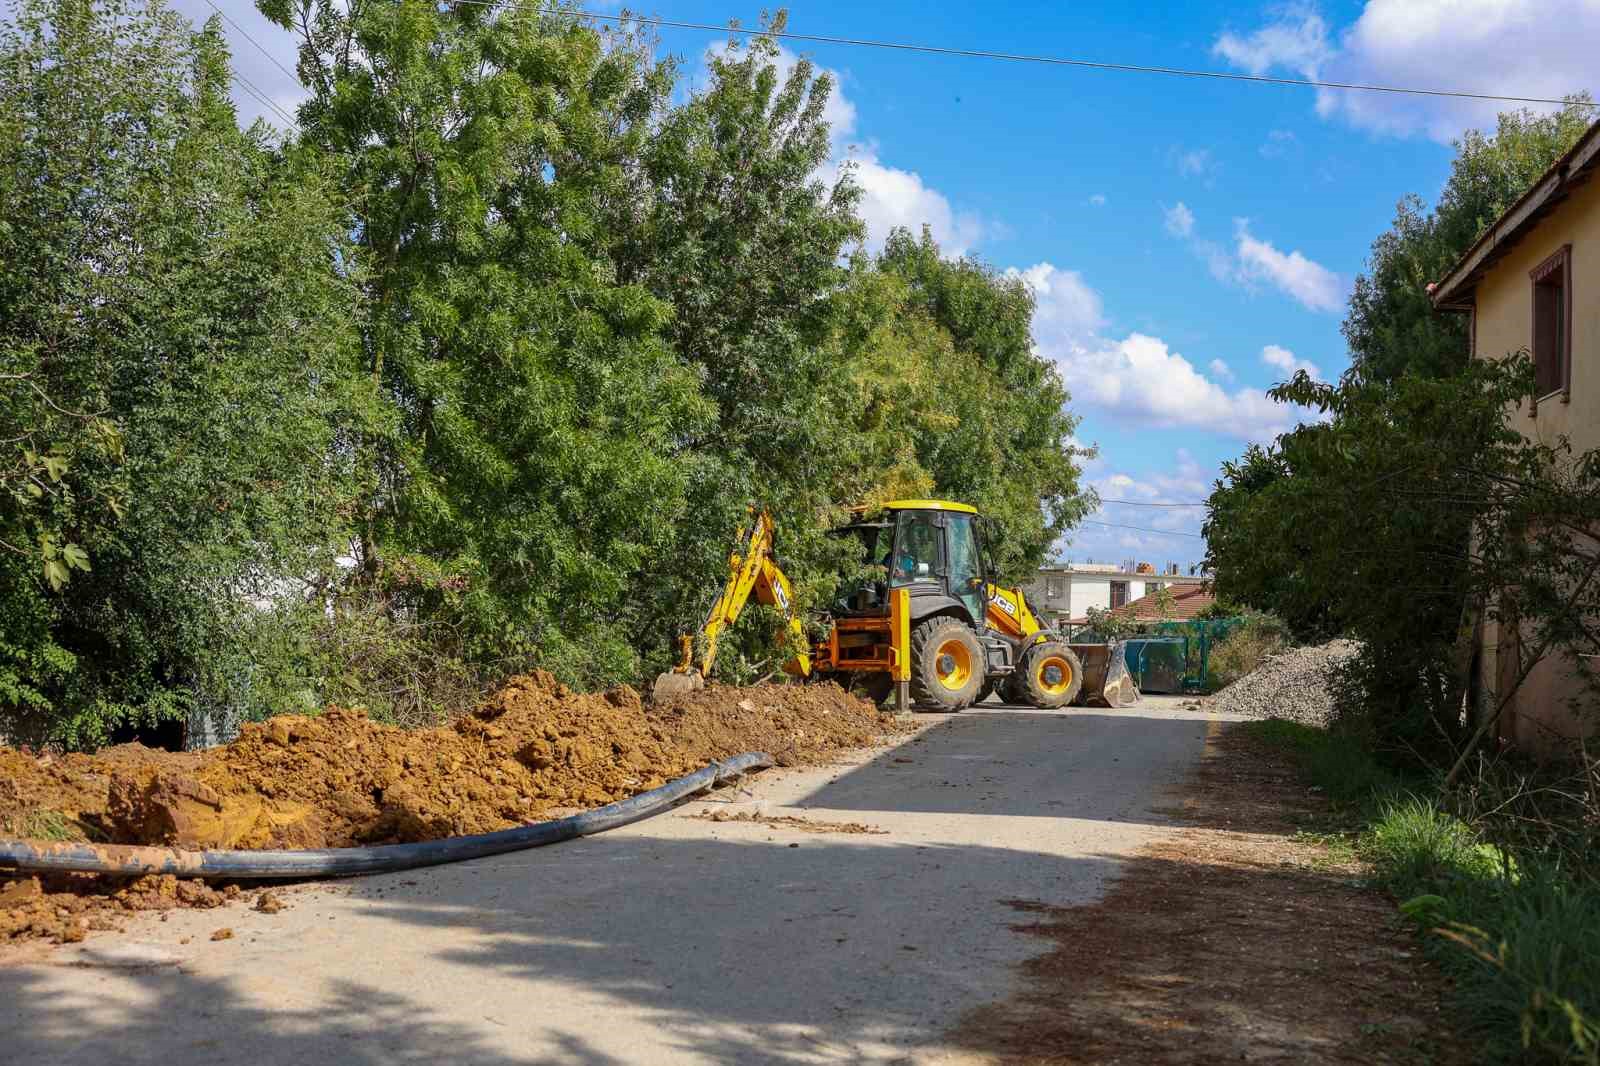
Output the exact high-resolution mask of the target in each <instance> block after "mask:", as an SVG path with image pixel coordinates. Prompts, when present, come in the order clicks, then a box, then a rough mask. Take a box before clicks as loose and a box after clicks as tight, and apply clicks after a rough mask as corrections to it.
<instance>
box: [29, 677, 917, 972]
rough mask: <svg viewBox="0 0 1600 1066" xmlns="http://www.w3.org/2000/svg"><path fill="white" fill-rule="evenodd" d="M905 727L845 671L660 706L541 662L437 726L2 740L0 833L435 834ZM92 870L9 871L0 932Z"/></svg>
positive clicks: (361, 719)
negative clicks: (227, 740)
mask: <svg viewBox="0 0 1600 1066" xmlns="http://www.w3.org/2000/svg"><path fill="white" fill-rule="evenodd" d="M894 728H895V726H894V724H893V719H892V718H890V717H888V716H883V715H880V714H879V713H878V712H877V710H876V709H875V708H873V707H872V705H870V704H868V703H866V702H865V701H862V700H860V699H857V698H856V697H854V696H851V695H849V694H848V693H846V692H844V691H843V690H842V689H840V688H839V687H838V686H837V685H833V684H818V685H806V686H796V685H757V686H754V687H751V688H728V687H723V686H715V685H713V686H710V687H707V688H705V689H701V690H699V691H696V692H690V693H685V694H683V695H681V696H679V697H677V698H676V699H673V700H671V701H669V702H666V703H663V704H661V705H657V706H648V707H647V706H646V705H645V704H644V702H643V701H642V700H641V699H640V697H639V694H638V693H637V692H635V691H634V690H633V689H631V688H627V687H622V688H617V689H612V690H610V691H608V692H604V693H596V694H579V693H575V692H573V691H571V690H570V689H568V688H566V687H565V686H564V685H562V684H560V683H559V682H557V681H556V680H555V679H554V678H552V677H551V676H549V675H548V674H544V673H535V674H532V675H529V676H526V677H520V678H516V679H514V680H513V681H511V682H510V683H508V684H507V685H506V686H505V687H504V688H502V689H501V690H499V691H498V692H496V693H494V694H493V695H492V696H491V697H489V698H488V699H486V700H485V701H484V702H483V704H482V705H481V706H480V707H479V708H478V709H477V710H476V711H475V712H474V713H472V714H470V715H467V716H465V717H463V718H461V719H459V720H457V721H456V722H454V723H453V724H451V725H449V726H445V727H441V728H436V729H423V730H406V729H401V728H398V727H395V726H388V725H383V724H381V723H378V722H374V721H372V720H371V719H369V718H368V717H367V716H366V715H365V713H363V712H362V711H360V710H350V709H341V708H333V709H330V710H328V711H327V712H325V713H324V714H321V715H319V716H316V717H299V716H285V717H280V718H273V719H270V720H268V721H266V722H262V723H258V724H250V725H246V726H245V727H244V728H243V730H242V731H241V733H240V735H239V737H238V739H236V740H235V741H234V742H233V743H231V744H229V745H227V746H226V747H222V748H216V749H213V750H211V751H207V752H202V753H188V754H168V753H163V752H155V751H150V750H148V749H144V748H141V747H139V746H137V745H124V746H122V747H119V748H113V749H108V750H107V751H106V752H102V753H101V754H99V755H94V756H88V755H65V756H61V755H57V756H49V755H43V756H35V755H30V754H27V753H24V752H18V751H11V750H5V749H0V832H3V833H4V834H5V835H7V836H45V837H48V838H50V839H56V840H95V841H102V842H111V843H121V844H152V845H173V846H178V847H185V848H195V849H201V848H244V849H254V848H327V847H347V846H351V845H357V844H389V843H406V842H412V841H420V840H433V839H438V838H441V837H448V836H460V835H464V834H473V833H485V832H492V831H494V830H498V829H506V828H510V827H512V826H516V825H522V824H526V823H528V822H533V821H538V820H540V819H542V818H546V817H549V816H551V815H553V814H558V813H563V812H566V811H570V810H573V809H577V808H588V807H597V806H601V805H604V804H607V803H611V802H614V801H616V800H619V799H625V798H627V797H628V796H632V795H635V794H637V793H639V792H643V791H645V790H647V789H652V788H656V787H658V786H660V785H662V784H665V783H666V782H667V781H668V780H670V779H672V778H675V777H680V776H682V775H684V774H686V773H690V772H692V771H694V770H697V769H699V768H700V767H702V766H704V765H706V764H707V763H708V762H711V761H713V760H716V759H722V758H726V757H728V756H731V755H736V754H738V753H740V752H745V751H766V752H768V753H770V754H771V755H772V756H773V757H774V759H775V760H776V761H777V762H778V764H779V765H781V766H793V765H805V764H813V763H816V762H820V761H825V760H827V759H828V758H830V757H831V756H832V755H833V754H834V753H835V752H838V751H840V750H843V749H845V748H851V747H860V746H862V745H865V744H869V743H871V742H872V741H873V740H874V738H875V737H876V736H877V735H880V734H882V733H885V732H889V731H892V730H893V729H894ZM44 830H47V831H44ZM91 880H92V879H91ZM88 883H89V882H88V881H83V880H82V879H76V880H71V881H67V882H53V883H50V884H44V885H42V886H41V885H40V883H38V882H36V881H33V880H32V879H28V880H26V881H16V880H12V881H9V882H8V881H6V880H3V879H0V911H3V913H0V942H3V941H4V940H5V939H6V938H7V937H8V936H20V935H48V936H52V937H56V938H57V939H60V938H62V932H63V930H65V931H67V932H68V933H69V934H70V933H71V932H72V931H74V930H77V929H78V925H79V923H78V922H77V919H78V917H80V915H79V912H78V910H77V909H75V907H73V906H67V905H65V904H62V903H60V901H59V900H56V899H55V897H56V896H58V895H61V894H63V893H64V894H67V895H76V896H78V897H84V896H85V893H84V892H83V891H81V890H82V889H83V887H84V885H85V884H88ZM124 887H126V888H131V887H132V886H115V889H116V890H120V889H121V888H124ZM200 887H203V886H200ZM174 891H177V890H174ZM184 891H189V890H187V889H185V890H184ZM206 891H211V890H209V889H207V890H206ZM112 895H114V892H113V891H108V892H101V891H100V887H99V886H94V890H93V891H91V892H89V893H87V896H89V897H98V896H106V897H110V896H112ZM196 898H197V899H198V898H199V897H196ZM7 900H10V901H11V902H6V901H7ZM180 902H182V901H180ZM13 903H14V904H15V905H12V904H13ZM91 905H92V904H91ZM198 905H204V904H203V903H202V904H198ZM117 906H118V907H121V906H122V903H121V901H118V903H117ZM126 909H144V908H137V907H135V908H126ZM57 911H64V912H65V913H62V914H57V913H56V912H57ZM13 912H15V913H13ZM47 912H48V913H47ZM52 923H54V924H52ZM62 923H65V924H64V925H63V924H62Z"/></svg>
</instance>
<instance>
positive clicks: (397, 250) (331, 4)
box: [259, 0, 712, 680]
mask: <svg viewBox="0 0 1600 1066" xmlns="http://www.w3.org/2000/svg"><path fill="white" fill-rule="evenodd" d="M259 6H260V8H261V10H262V11H263V13H265V14H266V15H267V16H268V17H269V18H271V19H273V20H274V21H277V22H279V23H280V24H282V25H283V26H285V27H286V28H289V29H292V30H296V31H297V32H300V33H301V34H302V43H301V48H300V60H299V66H300V72H301V76H302V78H303V79H304V80H305V81H306V83H307V84H308V85H310V86H311V88H312V92H313V95H312V98H311V100H310V101H309V102H308V103H307V104H305V105H304V106H303V107H302V109H301V112H300V120H301V128H302V130H303V133H302V143H303V144H304V145H305V146H307V147H308V148H312V149H315V150H317V151H319V152H321V153H324V154H326V155H328V156H330V157H331V158H332V159H334V160H336V161H337V163H338V165H340V166H341V167H342V168H343V174H342V178H341V180H342V181H343V183H344V185H345V187H346V189H347V190H348V194H349V200H348V204H349V217H348V220H347V223H346V225H347V227H348V228H349V230H350V231H351V232H353V233H354V234H355V235H356V238H357V240H356V247H355V248H354V250H353V264H354V266H355V269H356V270H357V271H358V272H359V275H360V278H361V283H362V304H361V309H360V313H359V315H358V316H357V320H358V322H359V323H360V328H361V331H362V336H361V343H362V347H363V350H364V357H365V359H366V363H367V370H368V373H369V374H370V377H371V379H372V381H373V384H374V386H375V387H376V388H377V389H378V390H379V391H380V393H381V395H382V398H383V400H384V402H385V403H386V404H387V406H388V409H389V411H390V413H391V417H390V421H389V425H388V428H387V430H386V431H385V432H383V433H379V434H376V435H374V436H372V437H371V438H370V439H368V440H366V441H364V442H363V445H362V448H361V455H362V461H363V463H364V464H365V465H366V466H367V467H368V469H369V470H370V471H371V473H372V474H373V476H374V478H375V480H376V482H377V484H378V489H377V491H375V492H374V493H373V494H372V495H371V496H370V497H369V498H368V499H367V500H366V501H365V503H364V506H363V508H362V513H361V514H360V516H359V521H360V525H361V544H360V552H359V554H360V568H361V573H362V575H363V577H364V579H365V588H366V589H367V590H368V591H369V592H372V593H374V594H376V595H379V596H381V597H382V598H383V600H384V601H385V602H386V603H387V604H389V605H390V609H391V611H392V612H396V613H398V614H401V615H407V616H409V615H417V616H421V617H429V618H435V619H438V620H440V621H441V622H450V623H454V622H459V623H460V624H461V625H464V626H465V627H466V628H467V631H468V634H469V651H470V653H471V654H473V655H474V656H477V657H480V658H484V659H493V658H506V657H513V658H515V657H524V658H525V657H526V656H528V655H529V654H530V653H532V652H534V651H535V650H537V651H538V652H539V654H540V655H541V656H542V657H543V658H544V660H545V661H546V662H549V663H550V664H552V665H556V666H559V667H560V668H561V669H562V670H563V671H564V672H565V673H566V674H567V675H568V676H569V677H571V678H573V679H578V680H597V679H602V678H619V677H623V676H630V675H631V673H632V671H633V665H632V664H633V657H632V652H631V641H630V639H629V638H630V635H631V634H630V633H629V632H628V631H627V625H626V615H627V613H628V610H629V602H628V595H629V592H630V589H631V580H632V579H633V577H634V576H635V575H636V574H637V573H639V572H640V570H641V569H642V568H643V566H644V564H645V562H646V560H649V559H652V558H654V556H655V554H656V553H657V552H658V551H659V550H660V548H661V546H662V545H663V543H664V542H666V541H667V540H668V539H669V538H670V533H669V531H670V530H671V529H673V528H674V527H675V526H676V525H678V524H679V522H680V521H681V520H682V518H683V515H684V500H685V491H686V484H687V481H688V477H687V474H686V471H685V469H684V467H683V466H682V464H679V463H676V462H675V461H674V456H675V453H676V452H677V451H678V450H679V449H680V448H681V445H682V442H683V441H685V440H687V439H693V438H695V437H696V436H698V435H699V434H701V433H702V432H703V431H704V427H705V425H706V423H707V419H708V417H709V416H710V415H711V414H712V411H711V409H710V408H709V407H708V406H707V405H706V404H705V403H704V401H703V400H702V398H701V397H700V394H699V390H698V387H697V381H696V378H695V375H694V374H693V373H691V372H690V370H689V368H688V367H687V366H686V365H685V364H684V362H683V361H682V360H681V359H679V358H678V355H677V353H676V352H675V351H674V350H673V347H672V345H671V344H670V343H669V341H668V337H667V330H668V327H669V325H670V323H671V321H672V317H673V308H672V306H671V305H670V304H669V303H667V302H666V301H664V300H662V299H661V298H659V297H658V296H657V295H655V294H654V293H652V292H651V290H650V288H649V287H648V286H647V285H645V284H643V283H641V282H640V281H639V280H637V279H636V278H631V277H628V276H626V275H623V274H621V273H620V272H619V271H618V269H617V265H616V263H615V261H614V260H613V258H612V256H611V255H610V249H611V246H612V245H613V243H614V240H615V238H614V236H613V235H612V234H611V232H610V230H609V227H608V225H607V223H608V220H610V219H612V218H614V217H616V216H617V215H618V214H619V213H620V209H619V207H618V205H621V204H628V203H632V202H633V201H634V200H635V198H636V195H637V168H638V165H639V160H640V158H641V157H642V155H643V154H644V150H645V147H646V145H647V143H648V141H649V140H650V138H651V137H652V135H653V134H654V132H655V129H654V120H655V118H656V117H657V115H658V113H659V111H660V109H661V108H662V107H663V104H664V101H665V99H666V95H667V93H668V91H669V90H670V87H671V85H672V72H671V68H670V66H668V65H665V64H658V63H654V62H652V61H651V60H650V58H649V56H648V54H647V50H646V48H645V47H644V45H643V43H642V42H641V41H639V40H638V39H636V38H635V37H633V36H631V35H629V34H628V33H626V32H622V33H612V34H603V33H601V32H600V31H598V30H596V29H595V28H593V27H592V26H590V25H587V24H585V23H583V22H582V21H581V20H580V19H579V18H578V17H577V16H575V15H574V14H573V13H572V12H571V11H570V10H567V9H564V8H560V7H550V8H546V9H537V8H534V7H528V6H515V7H510V8H505V9H499V8H493V7H489V6H485V5H476V4H455V5H436V4H434V3H431V2H423V0H402V2H399V3H394V4H381V5H378V4H357V5H346V4H344V3H340V2H335V0H312V2H308V3H304V4H298V5H295V4H290V3H289V2H288V0H262V2H261V3H260V5H259Z"/></svg>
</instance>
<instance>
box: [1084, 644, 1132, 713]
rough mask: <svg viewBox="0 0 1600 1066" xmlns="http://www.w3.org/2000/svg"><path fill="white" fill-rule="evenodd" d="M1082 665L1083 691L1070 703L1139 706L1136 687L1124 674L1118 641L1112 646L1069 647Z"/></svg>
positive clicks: (1088, 645)
mask: <svg viewBox="0 0 1600 1066" xmlns="http://www.w3.org/2000/svg"><path fill="white" fill-rule="evenodd" d="M1068 647H1070V648H1071V649H1072V650H1073V651H1075V652H1077V653H1078V660H1079V661H1080V662H1081V663H1083V688H1081V689H1079V690H1078V698H1077V699H1076V700H1075V701H1073V702H1075V703H1077V704H1078V705H1079V706H1085V705H1087V706H1091V707H1129V706H1132V705H1133V704H1135V703H1137V702H1139V687H1138V686H1137V685H1135V684H1134V682H1133V675H1132V674H1130V673H1128V663H1127V660H1126V658H1125V656H1124V655H1123V653H1122V643H1121V642H1120V641H1118V642H1116V643H1112V644H1069V645H1068Z"/></svg>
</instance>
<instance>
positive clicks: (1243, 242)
mask: <svg viewBox="0 0 1600 1066" xmlns="http://www.w3.org/2000/svg"><path fill="white" fill-rule="evenodd" d="M1163 215H1164V217H1165V223H1164V224H1165V227H1166V230H1167V232H1168V233H1169V234H1171V235H1172V236H1173V237H1176V238H1177V239H1179V240H1181V241H1183V242H1185V243H1186V244H1188V246H1189V250H1190V251H1192V252H1193V253H1194V254H1195V255H1196V256H1197V257H1199V258H1200V260H1201V261H1202V262H1204V263H1205V264H1206V269H1207V270H1209V271H1210V272H1211V276H1212V277H1214V278H1216V279H1217V280H1218V281H1220V282H1222V283H1223V284H1225V285H1245V286H1247V287H1248V286H1251V285H1253V284H1254V283H1256V282H1259V281H1266V282H1270V283H1271V284H1272V285H1273V286H1275V287H1276V288H1278V289H1281V290H1282V291H1284V292H1286V293H1288V294H1289V295H1290V296H1292V297H1294V298H1295V299H1296V300H1298V301H1299V302H1300V303H1301V304H1302V305H1304V306H1305V307H1307V308H1309V309H1311V310H1313V311H1336V310H1338V309H1339V307H1340V305H1341V302H1342V301H1343V299H1344V283H1343V282H1342V281H1340V280H1339V275H1337V274H1335V273H1334V272H1333V271H1331V270H1329V269H1328V268H1327V267H1325V266H1323V265H1321V264H1320V263H1316V262H1313V261H1312V260H1311V259H1308V258H1306V256H1305V255H1304V254H1303V253H1301V252H1298V251H1295V252H1289V253H1287V254H1285V253H1283V252H1280V251H1279V250H1278V249H1277V248H1275V247H1274V246H1273V245H1272V243H1271V242H1270V241H1264V240H1261V239H1259V238H1257V237H1255V236H1253V235H1252V234H1251V233H1250V228H1249V223H1248V222H1247V221H1245V220H1244V219H1236V220H1235V226H1234V238H1235V241H1236V247H1235V250H1234V252H1232V253H1230V252H1229V251H1228V250H1227V249H1226V248H1223V247H1222V246H1221V245H1219V244H1217V243H1216V242H1215V241H1211V240H1207V239H1206V238H1204V237H1201V236H1199V235H1197V234H1196V233H1195V216H1194V212H1193V211H1190V210H1189V208H1188V206H1187V205H1186V204H1184V203H1183V202H1182V201H1181V200H1180V201H1179V202H1178V204H1177V206H1175V207H1172V208H1167V209H1164V211H1163Z"/></svg>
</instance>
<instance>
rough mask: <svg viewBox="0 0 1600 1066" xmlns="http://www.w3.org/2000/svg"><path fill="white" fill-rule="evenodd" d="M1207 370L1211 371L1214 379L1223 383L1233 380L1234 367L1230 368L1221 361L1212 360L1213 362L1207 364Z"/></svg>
mask: <svg viewBox="0 0 1600 1066" xmlns="http://www.w3.org/2000/svg"><path fill="white" fill-rule="evenodd" d="M1206 368H1207V369H1208V370H1210V371H1211V376H1212V377H1214V378H1217V379H1219V380H1221V381H1232V380H1233V367H1231V366H1229V365H1228V364H1227V363H1225V362H1223V361H1222V360H1221V359H1213V360H1211V362H1209V363H1207V364H1206Z"/></svg>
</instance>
